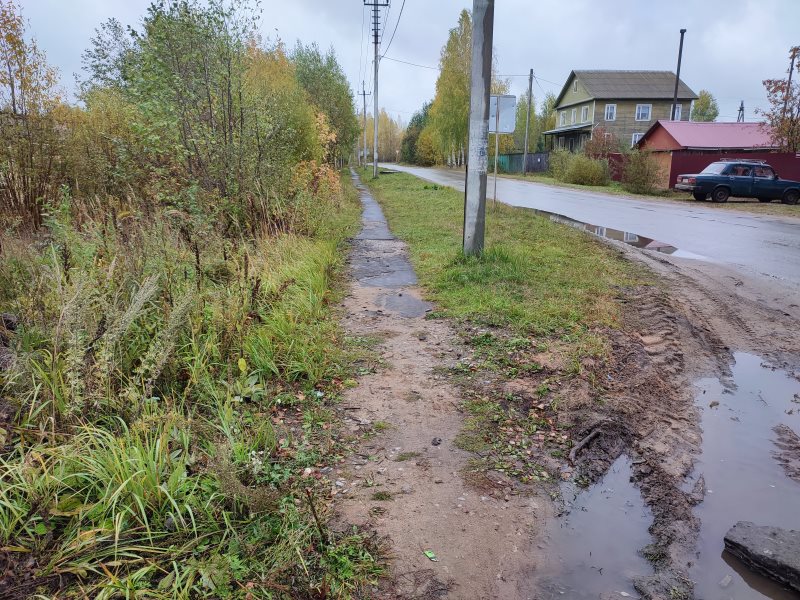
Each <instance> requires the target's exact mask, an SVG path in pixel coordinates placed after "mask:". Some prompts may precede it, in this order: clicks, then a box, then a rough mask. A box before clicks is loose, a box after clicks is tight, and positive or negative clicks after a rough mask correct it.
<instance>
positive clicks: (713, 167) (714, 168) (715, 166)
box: [701, 162, 728, 175]
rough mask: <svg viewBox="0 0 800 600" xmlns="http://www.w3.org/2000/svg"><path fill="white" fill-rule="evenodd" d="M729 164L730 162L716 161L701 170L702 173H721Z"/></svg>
mask: <svg viewBox="0 0 800 600" xmlns="http://www.w3.org/2000/svg"><path fill="white" fill-rule="evenodd" d="M727 166H728V163H722V162H716V163H711V164H710V165H708V166H707V167H706V168H705V169H703V170H702V171H701V173H708V174H710V175H719V174H720V173H722V172H723V171H724V170H725V167H727Z"/></svg>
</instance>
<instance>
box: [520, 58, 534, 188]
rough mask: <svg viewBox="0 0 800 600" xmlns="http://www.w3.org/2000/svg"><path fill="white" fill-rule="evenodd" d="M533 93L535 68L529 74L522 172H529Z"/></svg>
mask: <svg viewBox="0 0 800 600" xmlns="http://www.w3.org/2000/svg"><path fill="white" fill-rule="evenodd" d="M532 95H533V69H531V72H530V74H529V75H528V112H527V113H526V114H525V149H524V150H523V151H522V174H523V175H525V173H527V172H528V129H530V126H531V96H532Z"/></svg>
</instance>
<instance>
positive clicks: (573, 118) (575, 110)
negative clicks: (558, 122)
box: [570, 108, 578, 124]
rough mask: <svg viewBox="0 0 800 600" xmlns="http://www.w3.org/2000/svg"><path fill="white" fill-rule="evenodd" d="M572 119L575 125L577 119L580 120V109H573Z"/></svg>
mask: <svg viewBox="0 0 800 600" xmlns="http://www.w3.org/2000/svg"><path fill="white" fill-rule="evenodd" d="M570 117H572V123H573V124H574V123H575V119H577V118H578V109H577V108H573V109H572V113H571V114H570Z"/></svg>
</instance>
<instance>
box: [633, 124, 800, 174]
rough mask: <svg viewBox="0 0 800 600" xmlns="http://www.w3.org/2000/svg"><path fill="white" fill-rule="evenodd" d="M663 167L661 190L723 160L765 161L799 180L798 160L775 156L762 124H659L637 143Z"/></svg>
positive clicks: (799, 167) (787, 156) (799, 161)
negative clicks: (679, 176)
mask: <svg viewBox="0 0 800 600" xmlns="http://www.w3.org/2000/svg"><path fill="white" fill-rule="evenodd" d="M637 145H638V147H639V148H640V149H641V150H648V151H650V152H652V153H653V156H654V157H655V158H656V160H658V162H659V163H660V164H661V167H662V169H661V170H662V182H661V187H662V188H671V187H673V186H674V185H675V181H676V178H677V176H678V175H680V174H682V173H698V172H699V171H702V170H703V169H704V168H706V167H707V166H708V165H709V164H711V163H712V162H715V161H717V160H720V159H722V158H750V159H757V160H766V161H767V162H768V163H769V164H770V165H772V166H773V167H774V168H775V170H776V171H777V172H778V173H779V174H780V175H781V176H782V177H785V178H788V179H797V178H798V177H799V176H800V158H798V156H797V155H795V154H793V153H790V154H784V153H778V152H777V150H778V148H777V146H776V144H775V142H774V141H773V140H772V135H771V132H770V130H769V129H768V128H767V127H766V126H765V125H764V124H763V123H688V122H678V121H667V120H663V121H662V120H659V121H656V122H655V123H654V124H653V126H652V127H650V129H648V130H647V131H646V132H645V134H644V135H643V136H642V139H641V140H639V142H638V144H637Z"/></svg>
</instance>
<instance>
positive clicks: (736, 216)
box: [382, 164, 800, 290]
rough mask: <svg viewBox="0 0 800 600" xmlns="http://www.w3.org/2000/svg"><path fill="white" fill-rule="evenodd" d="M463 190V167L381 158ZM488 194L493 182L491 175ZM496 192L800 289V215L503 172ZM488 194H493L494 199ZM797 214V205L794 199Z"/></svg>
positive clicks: (508, 200)
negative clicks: (591, 188)
mask: <svg viewBox="0 0 800 600" xmlns="http://www.w3.org/2000/svg"><path fill="white" fill-rule="evenodd" d="M382 167H385V168H387V169H394V170H399V171H404V172H407V173H411V174H413V175H416V176H417V177H421V178H423V179H427V180H428V181H431V182H434V183H437V184H440V185H447V186H450V187H454V188H456V189H458V190H461V191H463V189H464V172H463V171H457V170H450V169H429V168H422V167H407V166H400V165H388V164H387V165H382ZM487 188H488V196H490V197H491V194H492V189H493V180H492V176H491V175H490V176H489V181H488V185H487ZM497 198H498V200H499V201H502V202H505V203H506V204H510V205H512V206H521V207H527V208H535V209H539V210H546V211H549V212H553V213H558V214H561V215H564V216H567V217H570V218H571V219H576V220H580V221H583V222H586V223H591V224H593V225H599V226H603V227H611V228H614V229H619V230H622V231H627V232H630V233H635V234H637V235H640V236H644V237H648V238H652V239H654V240H659V241H661V242H664V243H667V244H670V245H671V246H675V247H676V248H678V249H680V250H682V251H684V252H688V253H691V254H692V255H698V257H699V258H700V259H705V260H708V261H711V262H716V263H721V264H724V265H727V266H729V267H733V268H736V269H741V270H743V271H744V272H747V273H749V274H761V275H766V276H768V277H772V278H776V279H778V280H781V282H782V283H784V284H788V285H789V286H790V287H793V288H797V289H798V290H800V220H797V221H793V220H792V219H789V218H786V219H784V218H781V217H772V216H761V215H752V214H747V213H743V212H734V211H729V210H720V209H718V208H716V207H714V206H709V205H707V204H705V203H700V202H698V203H696V204H695V203H692V204H688V203H687V204H685V205H684V204H683V203H678V202H670V201H655V200H637V199H634V198H625V197H621V196H613V195H609V194H600V193H596V192H584V191H581V190H573V189H568V188H560V187H555V186H549V185H544V184H540V183H533V182H528V181H519V180H514V179H506V178H502V177H501V178H498V180H497ZM489 201H490V200H489ZM797 216H798V218H800V206H797Z"/></svg>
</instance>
